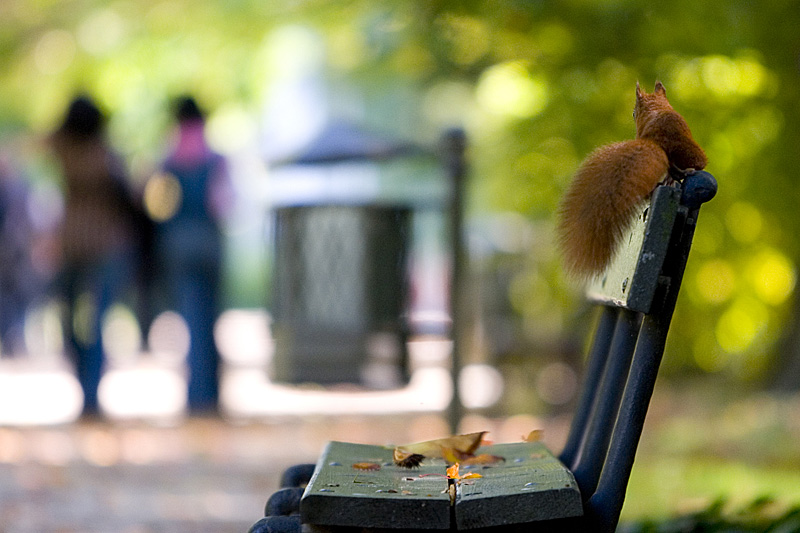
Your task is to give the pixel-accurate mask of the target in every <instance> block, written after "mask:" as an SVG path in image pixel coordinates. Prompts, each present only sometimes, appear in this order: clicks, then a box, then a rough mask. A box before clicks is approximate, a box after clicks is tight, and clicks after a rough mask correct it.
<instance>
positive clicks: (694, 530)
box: [619, 496, 800, 533]
mask: <svg viewBox="0 0 800 533" xmlns="http://www.w3.org/2000/svg"><path fill="white" fill-rule="evenodd" d="M776 507H778V506H776V502H775V501H774V500H773V499H772V498H769V497H767V496H765V497H761V498H757V499H756V500H754V501H753V502H751V503H750V504H749V505H747V506H745V507H743V508H740V509H734V510H730V509H729V508H728V506H727V505H726V502H725V500H722V499H720V500H716V501H714V502H713V503H712V504H711V505H710V506H708V507H707V508H705V509H702V510H700V511H698V512H696V513H692V514H688V515H685V516H679V517H676V518H673V519H670V520H665V521H650V520H647V521H642V522H640V523H633V524H624V525H623V526H621V527H620V528H619V530H620V531H621V532H623V533H700V532H709V533H711V532H727V533H749V532H752V533H768V532H772V533H778V532H782V533H783V532H785V533H789V532H792V531H798V530H800V507H794V508H790V509H788V510H780V509H779V510H778V512H777V513H776V509H775V508H776Z"/></svg>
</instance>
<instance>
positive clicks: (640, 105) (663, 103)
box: [633, 81, 672, 134]
mask: <svg viewBox="0 0 800 533" xmlns="http://www.w3.org/2000/svg"><path fill="white" fill-rule="evenodd" d="M667 110H672V106H671V105H669V100H667V90H666V89H665V88H664V84H663V83H661V82H660V81H657V82H656V87H655V89H654V90H653V92H652V93H647V92H645V91H643V90H642V89H641V87H639V82H636V105H635V106H634V108H633V119H634V120H635V121H636V130H637V132H638V133H639V134H641V133H642V128H643V127H645V125H646V124H647V123H648V122H649V121H650V118H651V117H653V116H655V115H657V114H658V113H660V112H663V111H667Z"/></svg>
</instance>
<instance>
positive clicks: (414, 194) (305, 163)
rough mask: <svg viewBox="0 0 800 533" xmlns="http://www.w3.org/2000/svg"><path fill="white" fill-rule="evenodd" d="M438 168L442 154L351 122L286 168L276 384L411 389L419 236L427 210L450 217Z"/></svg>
mask: <svg viewBox="0 0 800 533" xmlns="http://www.w3.org/2000/svg"><path fill="white" fill-rule="evenodd" d="M437 168H438V160H437V159H436V158H435V157H434V156H433V155H432V154H431V153H430V152H427V151H425V150H422V149H421V148H419V147H417V146H415V145H412V144H410V143H402V142H397V141H394V140H390V139H387V138H385V137H380V136H376V135H373V134H371V133H367V132H366V131H364V130H363V129H361V128H359V127H357V126H353V125H350V124H346V123H339V122H334V123H332V124H329V125H328V126H327V127H326V128H325V129H323V130H322V132H321V133H320V135H319V136H318V137H317V138H316V139H315V140H314V141H312V142H311V143H310V144H309V145H308V146H307V147H306V149H305V151H304V153H303V154H301V155H299V156H297V157H295V158H294V159H291V160H289V161H286V162H284V164H282V165H280V167H279V171H278V173H280V172H283V174H284V179H283V180H282V183H283V185H280V184H279V183H280V182H281V180H277V179H276V180H275V186H276V187H277V188H280V187H283V189H282V190H283V191H284V193H287V191H288V194H284V195H283V199H282V200H280V201H277V202H276V203H275V204H274V205H273V209H272V210H273V220H274V257H273V275H272V282H271V287H272V294H271V298H272V308H273V309H272V311H273V335H274V338H275V357H274V360H273V363H274V364H273V376H272V378H273V380H275V381H279V382H288V383H303V382H313V383H319V384H332V383H354V384H360V385H366V386H369V387H371V388H390V387H396V386H401V385H403V384H405V383H406V382H407V380H408V374H409V370H408V356H407V355H408V354H407V347H406V341H407V338H408V334H409V322H410V321H409V316H408V315H409V301H408V300H409V286H410V281H409V277H410V268H409V255H410V248H411V247H412V233H413V232H412V228H413V227H414V214H415V211H416V209H418V208H420V207H421V206H424V205H427V207H428V208H429V207H430V204H431V202H432V199H433V203H434V204H436V205H437V206H438V205H439V204H438V202H439V201H438V200H436V197H437V196H439V194H438V193H434V194H430V183H431V180H430V179H429V178H430V177H431V175H432V174H434V173H435V170H434V169H437ZM426 187H428V188H426ZM436 191H438V189H436ZM271 192H272V193H273V195H274V196H275V197H279V196H281V193H280V191H276V190H273V191H271ZM287 198H289V199H288V200H287ZM420 200H421V201H420Z"/></svg>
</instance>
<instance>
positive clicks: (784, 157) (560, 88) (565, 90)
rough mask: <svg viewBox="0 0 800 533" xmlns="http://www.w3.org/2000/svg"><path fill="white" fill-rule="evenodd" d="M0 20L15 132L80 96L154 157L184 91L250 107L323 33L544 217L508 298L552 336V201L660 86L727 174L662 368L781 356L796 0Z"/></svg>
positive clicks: (16, 9) (410, 121) (39, 0)
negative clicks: (453, 130)
mask: <svg viewBox="0 0 800 533" xmlns="http://www.w3.org/2000/svg"><path fill="white" fill-rule="evenodd" d="M0 20H2V23H0V124H2V125H3V126H2V130H17V131H19V130H28V131H32V132H34V133H37V134H38V133H42V132H45V131H47V130H48V129H50V128H52V127H53V125H54V124H55V123H56V122H57V120H58V119H59V118H60V113H61V110H62V109H63V108H64V106H65V105H66V103H67V101H68V100H69V98H70V97H71V96H72V95H73V94H74V92H76V91H77V90H87V91H89V92H91V93H92V94H94V95H96V97H97V98H98V100H99V101H100V102H101V103H102V104H103V105H104V106H105V107H106V108H107V109H108V110H109V111H111V112H112V113H113V119H112V124H111V126H112V133H113V134H114V136H115V137H114V138H115V140H116V141H117V142H118V144H120V146H121V147H122V149H123V150H124V151H125V152H126V153H127V154H128V155H131V156H137V155H140V154H142V153H145V154H146V153H152V152H153V151H154V150H155V149H157V147H158V143H159V139H160V138H161V137H162V135H163V130H164V128H165V124H166V120H165V118H164V117H165V115H164V109H165V108H166V105H167V102H168V101H169V99H170V98H171V97H172V96H174V95H175V94H177V93H180V92H184V91H186V90H191V91H193V92H194V93H195V94H196V95H197V96H198V97H199V98H200V99H201V100H202V101H204V102H205V103H206V104H207V105H208V106H209V107H210V108H214V109H220V108H227V109H229V110H230V109H236V110H239V111H243V112H247V113H252V114H255V115H257V114H258V113H259V112H260V111H261V109H262V108H263V106H264V104H265V102H267V101H269V99H270V97H271V96H272V95H271V93H270V89H271V87H272V86H273V83H274V82H275V80H276V79H278V78H280V77H281V76H283V75H286V73H287V72H288V71H290V70H291V69H292V68H293V67H297V66H298V65H297V62H298V61H300V60H299V59H298V60H295V58H294V57H293V56H292V53H291V52H292V46H293V44H292V43H294V45H297V46H299V45H301V44H302V41H291V40H290V41H288V42H289V43H290V46H288V47H287V46H286V42H287V41H286V40H284V42H283V47H279V46H277V45H276V42H277V41H279V40H280V39H278V38H277V37H276V36H279V35H283V36H284V37H286V35H287V34H286V33H283V34H281V32H286V31H287V28H289V29H291V28H297V27H304V28H311V29H313V30H314V31H315V32H316V34H317V35H318V36H319V39H320V40H321V42H322V43H324V50H325V58H324V62H325V69H326V73H327V76H328V78H329V79H330V80H332V83H334V84H336V83H339V84H341V85H342V86H349V87H354V88H355V89H354V90H357V91H358V92H359V94H360V97H361V98H362V100H363V101H364V102H365V104H364V108H365V109H366V115H367V120H368V121H370V122H371V123H373V124H374V125H377V126H382V127H384V129H389V130H392V129H394V130H395V132H396V133H398V134H402V135H407V136H408V135H413V136H416V137H418V140H420V141H422V142H432V140H434V139H435V136H436V135H437V132H439V131H441V130H442V129H443V128H445V127H448V126H451V125H454V124H455V125H462V126H463V127H465V128H466V130H467V132H468V134H469V136H470V139H471V143H472V149H471V158H472V164H473V172H472V174H473V181H472V185H471V187H472V189H471V198H472V200H471V204H472V206H471V208H472V212H473V213H480V212H513V213H517V214H520V215H522V216H523V217H524V220H526V221H527V223H528V224H530V226H531V228H533V231H534V235H535V243H534V245H532V246H531V247H530V251H529V252H528V255H527V258H526V259H525V260H524V261H523V263H524V265H525V268H524V269H522V270H521V271H520V272H518V273H517V274H515V276H514V279H513V280H512V281H511V283H510V291H511V294H510V302H511V305H512V306H513V308H514V310H515V312H516V313H518V314H519V315H520V316H521V317H522V323H523V324H527V329H528V330H529V331H540V330H541V329H542V327H541V325H542V324H546V325H547V328H546V329H547V330H548V332H549V334H550V335H553V336H558V335H559V334H560V332H561V331H562V330H563V329H565V328H567V327H568V326H569V322H570V319H569V317H570V314H571V311H570V309H571V308H574V307H575V305H576V303H577V301H578V297H577V291H576V289H575V288H574V287H572V286H571V285H570V284H569V283H567V282H566V281H565V280H564V279H563V277H562V275H561V272H560V268H559V265H558V258H557V256H556V255H555V253H554V252H553V250H552V245H551V242H550V228H551V225H552V219H553V213H554V210H555V209H556V206H557V204H558V201H559V197H560V194H561V192H562V191H563V190H564V188H565V187H566V185H567V184H568V182H569V179H570V176H571V174H572V172H573V171H574V169H575V168H576V166H577V165H578V164H579V162H580V160H581V159H582V158H583V157H584V156H585V155H586V154H587V153H588V152H589V151H591V150H592V149H593V148H594V147H596V146H598V145H600V144H603V143H607V142H611V141H616V140H621V139H626V138H630V137H632V136H633V134H634V128H633V121H632V118H631V110H632V107H633V88H634V85H635V83H636V82H637V81H639V82H641V83H642V85H643V86H645V87H646V88H650V87H652V84H653V82H654V81H655V80H662V81H663V82H664V84H665V85H666V87H667V91H668V94H669V96H670V99H671V102H672V104H673V106H674V107H675V108H676V109H677V110H678V111H679V112H681V113H682V114H683V115H684V117H685V118H686V119H687V121H688V123H689V124H690V126H691V127H692V131H693V133H694V135H695V137H696V138H697V139H698V140H699V142H700V144H701V145H703V146H704V147H705V148H706V150H707V152H708V155H709V160H710V163H709V167H708V170H709V171H711V172H712V173H713V174H714V175H715V176H716V177H717V179H718V181H719V183H720V193H719V195H718V197H717V198H716V199H715V200H714V202H712V204H710V205H709V206H708V207H707V208H706V209H704V212H703V214H702V218H703V221H702V223H701V224H700V225H699V231H698V234H697V236H696V245H695V248H694V250H693V258H692V260H691V261H690V266H689V270H688V271H687V275H686V278H685V281H684V283H685V295H684V297H683V298H682V300H681V303H680V305H679V308H678V310H677V313H676V317H675V322H674V328H675V329H677V330H679V331H680V332H681V333H680V335H675V334H673V335H672V336H671V342H670V348H669V353H668V355H667V359H666V362H667V364H668V366H670V367H672V368H679V367H680V368H693V369H697V370H701V371H706V372H719V371H722V372H727V373H729V374H730V375H732V376H734V377H736V378H741V379H754V378H758V377H760V376H762V375H763V374H764V372H766V371H767V370H768V369H769V368H770V365H771V364H772V362H773V358H772V357H771V356H772V355H773V354H774V352H775V349H776V347H777V345H778V342H779V340H780V335H781V332H782V331H783V328H784V327H785V326H786V324H787V321H788V320H789V319H790V318H791V317H790V316H789V314H790V310H791V305H790V304H791V300H792V296H793V294H794V290H795V282H796V274H797V262H798V254H799V253H800V250H798V241H797V239H796V238H795V237H794V236H795V235H796V234H797V232H798V229H800V227H799V226H800V216H798V209H797V208H796V204H797V202H798V192H797V187H796V186H794V181H795V179H796V173H797V169H798V168H800V150H798V149H797V147H796V145H797V144H798V141H800V132H798V116H797V115H798V113H800V106H798V104H797V102H798V88H799V87H800V83H798V64H800V39H798V38H797V27H798V24H799V23H800V12H798V11H797V9H796V6H795V4H794V2H790V1H789V0H776V1H773V2H768V3H755V2H744V1H735V2H729V1H721V0H709V1H706V2H697V1H690V0H677V1H675V2H669V3H653V2H644V1H634V0H603V1H587V0H566V1H563V2H546V1H541V0H540V1H524V0H501V1H496V0H465V1H454V0H449V1H447V0H429V1H423V0H417V1H409V2H395V1H392V0H370V1H366V0H350V1H338V2H333V1H327V0H286V1H284V2H264V1H257V0H216V1H206V2H196V1H192V0H163V1H156V0H141V1H134V0H119V1H112V2H107V1H100V0H5V1H4V2H3V3H2V4H0ZM298 57H301V56H298ZM148 151H149V152H148Z"/></svg>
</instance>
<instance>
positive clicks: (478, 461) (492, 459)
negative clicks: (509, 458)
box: [461, 453, 506, 465]
mask: <svg viewBox="0 0 800 533" xmlns="http://www.w3.org/2000/svg"><path fill="white" fill-rule="evenodd" d="M505 460H506V458H505V457H501V456H499V455H491V454H488V453H482V454H480V455H475V456H472V457H467V458H466V459H464V460H462V461H461V462H462V464H465V465H492V464H495V463H499V462H500V461H505Z"/></svg>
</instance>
